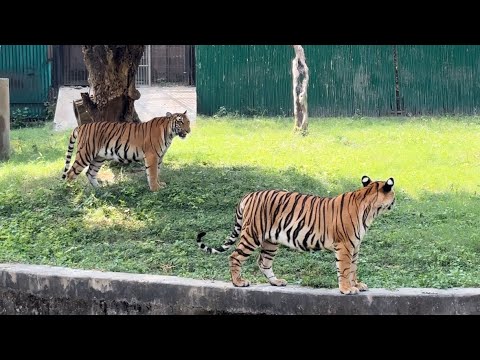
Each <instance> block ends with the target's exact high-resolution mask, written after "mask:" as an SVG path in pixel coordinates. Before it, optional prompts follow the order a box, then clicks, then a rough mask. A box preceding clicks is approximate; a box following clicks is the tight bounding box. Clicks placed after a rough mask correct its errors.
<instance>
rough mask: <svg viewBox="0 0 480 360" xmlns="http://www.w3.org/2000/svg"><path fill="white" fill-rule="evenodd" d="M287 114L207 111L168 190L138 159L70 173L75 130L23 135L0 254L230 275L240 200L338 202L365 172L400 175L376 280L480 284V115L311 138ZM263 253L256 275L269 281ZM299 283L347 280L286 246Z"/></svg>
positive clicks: (370, 242)
mask: <svg viewBox="0 0 480 360" xmlns="http://www.w3.org/2000/svg"><path fill="white" fill-rule="evenodd" d="M292 128H293V121H292V120H289V119H225V118H221V119H212V118H199V119H198V120H197V123H196V124H195V125H194V126H193V127H192V133H191V134H190V135H189V137H188V138H187V139H186V140H184V141H182V140H181V139H179V138H176V139H175V140H174V142H173V144H172V146H171V147H170V149H169V150H168V152H167V154H166V156H165V159H164V160H165V161H164V165H163V167H162V180H164V181H166V182H167V187H166V188H165V189H163V190H161V191H159V192H158V193H152V192H150V191H149V190H148V186H147V180H146V176H145V174H144V172H143V171H142V172H134V171H132V168H136V169H139V168H140V166H139V165H137V166H133V167H132V166H131V167H124V166H113V165H110V166H105V167H104V168H102V170H101V171H100V176H101V177H102V176H103V177H104V178H106V179H108V180H109V183H108V184H107V185H105V186H104V187H102V188H99V189H94V188H93V187H91V186H90V184H89V183H88V181H87V179H86V177H85V175H84V174H82V175H80V176H79V178H78V179H77V180H76V181H75V182H74V183H72V184H66V183H65V182H63V181H62V180H61V172H62V169H63V166H64V156H65V151H66V147H67V143H68V136H69V133H66V132H65V133H56V132H54V131H52V130H51V126H50V125H48V126H45V127H43V128H36V129H21V130H14V131H12V133H11V146H12V149H13V154H12V157H11V159H10V161H8V162H6V163H1V164H0V262H25V263H32V264H48V265H59V266H68V267H73V268H87V269H99V270H109V271H124V272H139V273H152V274H165V275H178V276H185V277H192V278H203V279H218V280H226V281H229V271H228V254H229V253H228V254H222V255H208V254H206V253H204V252H202V251H200V250H199V249H198V248H197V246H196V244H195V237H196V234H197V232H199V231H202V230H205V231H207V236H206V238H205V242H207V243H208V244H210V245H219V244H221V243H222V242H223V241H224V240H225V238H226V237H227V235H228V234H229V232H230V231H231V229H232V226H233V221H234V210H235V206H236V204H237V202H238V200H239V199H240V197H241V196H242V195H243V194H245V193H247V192H249V191H252V190H257V189H266V188H277V189H279V188H280V189H288V190H296V191H301V192H306V193H314V194H318V195H325V196H333V195H337V194H339V193H341V192H344V191H350V190H353V189H356V188H358V187H359V186H360V185H361V183H360V179H361V177H362V175H364V174H366V175H369V176H370V177H371V178H372V179H383V180H386V179H387V178H388V177H391V176H392V177H394V178H395V187H396V193H397V204H396V207H395V208H394V210H393V211H392V212H391V213H390V214H388V215H386V216H383V217H381V218H380V219H378V220H376V222H374V224H373V226H372V227H371V229H370V230H369V232H368V233H367V235H366V237H365V239H364V241H363V243H362V247H361V251H360V257H359V275H360V278H361V279H362V280H363V281H365V282H366V283H367V284H368V285H369V286H370V287H386V288H398V287H439V288H445V287H471V286H480V226H479V225H478V221H479V219H480V195H479V192H480V118H478V117H466V118H441V119H431V118H408V119H407V118H401V119H396V118H395V119H370V118H366V119H344V118H342V119H310V128H309V130H310V134H309V136H308V137H301V136H298V135H294V134H293V132H292ZM255 260H256V255H255V257H252V258H250V259H249V260H248V261H247V263H246V265H245V266H244V270H243V271H244V274H245V277H246V278H247V279H249V280H251V281H253V282H254V283H265V282H266V279H265V278H264V277H263V275H262V274H261V273H260V272H259V270H258V268H257V266H256V263H255ZM274 269H275V272H276V274H277V276H279V277H284V278H285V279H287V281H289V283H290V284H301V285H306V286H314V287H330V288H335V287H336V286H337V284H336V274H335V267H334V256H333V254H332V253H329V252H323V251H322V252H316V253H300V252H295V251H292V250H289V249H286V248H283V247H282V248H280V251H279V253H278V255H277V257H276V259H275V262H274Z"/></svg>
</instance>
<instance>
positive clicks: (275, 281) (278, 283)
mask: <svg viewBox="0 0 480 360" xmlns="http://www.w3.org/2000/svg"><path fill="white" fill-rule="evenodd" d="M269 281H270V284H271V285H273V286H287V280H284V279H276V278H275V279H270V280H269Z"/></svg>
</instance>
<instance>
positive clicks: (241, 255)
mask: <svg viewBox="0 0 480 360" xmlns="http://www.w3.org/2000/svg"><path fill="white" fill-rule="evenodd" d="M258 246H259V244H258V243H256V242H255V240H254V238H253V237H252V236H251V235H249V234H248V233H247V231H246V230H245V229H242V231H241V233H240V241H239V243H238V246H237V248H236V249H235V251H234V252H233V253H232V255H230V274H231V276H232V283H233V285H235V286H238V287H246V286H249V285H250V281H248V280H245V279H243V278H242V276H241V267H242V264H243V263H244V262H245V260H247V258H248V257H249V256H250V255H251V254H252V253H253V252H254V251H255V249H256V248H257V247H258Z"/></svg>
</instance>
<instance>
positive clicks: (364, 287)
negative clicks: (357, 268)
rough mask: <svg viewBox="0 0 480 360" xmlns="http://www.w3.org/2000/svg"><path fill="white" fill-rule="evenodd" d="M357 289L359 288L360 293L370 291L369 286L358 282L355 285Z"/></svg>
mask: <svg viewBox="0 0 480 360" xmlns="http://www.w3.org/2000/svg"><path fill="white" fill-rule="evenodd" d="M355 287H356V288H358V290H360V291H367V290H368V286H367V284H365V283H363V282H357V283H356V284H355Z"/></svg>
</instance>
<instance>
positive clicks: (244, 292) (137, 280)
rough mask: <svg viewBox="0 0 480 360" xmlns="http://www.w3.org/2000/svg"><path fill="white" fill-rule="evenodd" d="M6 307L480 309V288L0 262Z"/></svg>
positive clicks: (41, 310) (73, 310)
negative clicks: (373, 285) (345, 288)
mask: <svg viewBox="0 0 480 360" xmlns="http://www.w3.org/2000/svg"><path fill="white" fill-rule="evenodd" d="M0 314H278V315H287V314H297V315H307V314H319V315H320V314H379V315H384V314H404V315H407V314H408V315H410V314H480V289H478V288H462V289H449V290H438V289H411V288H402V289H399V290H396V291H390V290H384V289H372V290H369V291H367V292H364V293H361V294H358V295H342V294H340V292H339V291H338V290H337V289H312V288H306V287H299V286H293V285H292V286H287V287H284V288H277V287H273V286H270V285H256V286H251V287H249V288H243V289H240V288H235V287H233V286H232V285H231V284H230V283H226V282H222V281H204V280H195V279H185V278H179V277H175V276H159V275H140V274H127V273H114V272H100V271H89V270H75V269H68V268H63V267H52V266H39V265H23V264H0Z"/></svg>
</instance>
